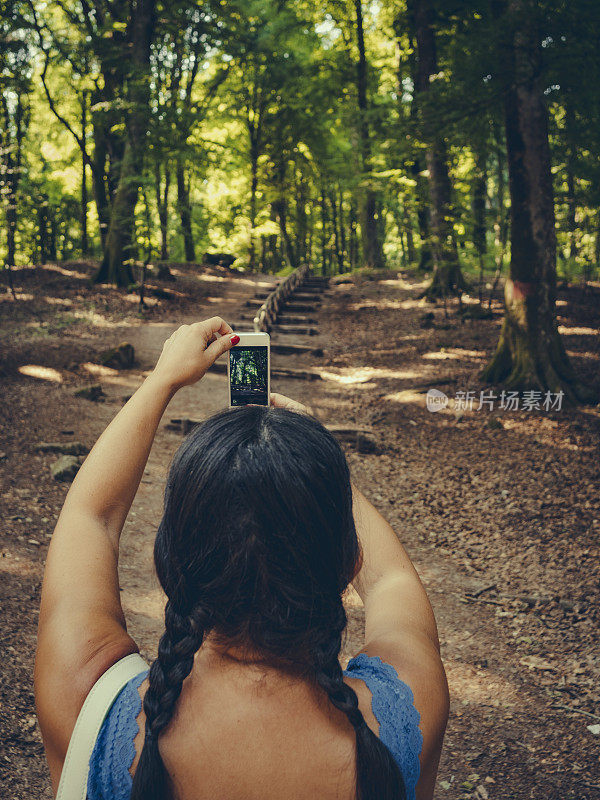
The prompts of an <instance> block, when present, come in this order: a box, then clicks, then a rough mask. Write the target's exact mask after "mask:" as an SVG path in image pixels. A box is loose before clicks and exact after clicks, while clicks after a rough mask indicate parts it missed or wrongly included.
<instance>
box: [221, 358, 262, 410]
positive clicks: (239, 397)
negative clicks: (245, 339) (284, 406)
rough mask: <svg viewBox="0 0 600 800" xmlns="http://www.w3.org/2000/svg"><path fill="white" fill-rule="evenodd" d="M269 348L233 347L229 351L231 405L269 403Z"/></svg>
mask: <svg viewBox="0 0 600 800" xmlns="http://www.w3.org/2000/svg"><path fill="white" fill-rule="evenodd" d="M268 350H269V348H268V347H263V346H261V345H259V346H255V347H251V346H245V347H239V346H238V347H232V348H231V350H230V351H229V383H230V390H231V405H232V406H245V405H248V403H254V404H256V405H260V406H268V405H269V394H268V391H269V389H268V387H269V374H268V371H269V352H268Z"/></svg>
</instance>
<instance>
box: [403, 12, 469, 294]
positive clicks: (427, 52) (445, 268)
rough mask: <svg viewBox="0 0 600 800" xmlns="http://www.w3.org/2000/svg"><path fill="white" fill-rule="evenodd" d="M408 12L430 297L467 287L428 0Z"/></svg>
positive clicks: (456, 292)
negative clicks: (439, 112)
mask: <svg viewBox="0 0 600 800" xmlns="http://www.w3.org/2000/svg"><path fill="white" fill-rule="evenodd" d="M410 11H411V15H412V19H413V26H414V32H415V39H416V42H417V55H418V62H417V75H416V78H417V81H416V89H417V92H418V97H419V113H420V116H421V122H422V133H423V138H424V139H425V141H426V143H427V151H426V156H425V161H426V165H427V170H428V173H429V199H430V202H431V213H430V233H431V236H430V242H431V249H432V253H433V264H434V270H433V277H432V281H431V284H430V286H429V287H428V289H427V291H426V292H425V296H426V297H427V298H428V299H430V300H436V299H438V298H440V297H446V296H447V295H449V294H460V292H462V291H463V290H465V289H466V288H467V285H466V282H465V280H464V278H463V275H462V272H461V269H460V263H459V260H458V249H457V247H456V238H455V236H454V225H453V219H452V183H451V181H450V173H449V171H448V155H447V151H446V143H445V142H444V139H443V135H442V133H441V131H440V130H439V126H438V124H437V123H436V121H435V119H434V109H433V102H432V98H431V79H432V76H433V75H436V74H437V73H438V63H437V53H436V46H435V37H434V32H433V7H432V4H431V0H412V2H411V3H410Z"/></svg>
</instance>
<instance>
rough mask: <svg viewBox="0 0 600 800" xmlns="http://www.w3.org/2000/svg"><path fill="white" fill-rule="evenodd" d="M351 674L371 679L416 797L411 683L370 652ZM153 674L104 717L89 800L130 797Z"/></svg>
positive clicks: (384, 736)
mask: <svg viewBox="0 0 600 800" xmlns="http://www.w3.org/2000/svg"><path fill="white" fill-rule="evenodd" d="M345 674H346V675H348V676H349V677H351V678H360V679H361V680H363V681H364V682H365V683H366V685H367V687H368V689H369V691H370V692H371V695H372V706H371V707H372V709H373V714H374V716H375V718H376V719H377V721H378V722H379V738H380V739H381V741H382V742H383V743H384V744H385V745H386V746H387V748H388V749H389V750H390V752H391V754H392V756H393V757H394V759H395V761H396V763H397V764H398V766H399V767H400V770H401V772H402V775H403V777H404V784H405V787H406V800H415V790H416V785H417V780H418V779H419V754H420V752H421V747H422V745H423V737H422V735H421V731H420V729H419V722H420V719H421V717H420V715H419V712H418V711H417V709H416V708H415V706H414V702H413V701H414V698H413V693H412V691H411V689H410V687H409V686H408V685H407V684H406V683H404V681H401V680H400V678H399V677H398V674H397V672H396V670H395V669H394V667H392V665H391V664H387V663H385V662H384V661H382V660H381V659H380V658H379V656H368V655H366V654H365V653H359V655H357V656H355V657H354V658H352V659H350V661H349V662H348V668H347V669H346V670H345ZM147 675H148V671H147V670H145V671H144V672H141V673H140V674H139V675H137V676H136V677H135V678H132V679H131V680H130V681H129V683H127V684H126V685H125V686H124V687H123V689H122V690H121V692H120V693H119V695H118V696H117V698H116V699H115V701H114V703H113V705H112V706H111V708H110V711H109V712H108V714H107V716H106V719H105V720H104V723H103V725H102V728H101V729H100V733H99V734H98V738H97V739H96V744H95V747H94V750H93V753H92V757H91V758H90V772H89V776H88V789H87V792H88V800H129V797H130V795H131V785H132V779H131V775H130V773H129V770H130V768H131V765H132V764H133V761H134V758H135V747H134V744H133V742H134V739H135V737H136V735H137V733H138V724H137V717H138V715H139V713H140V710H141V707H142V701H141V699H140V696H139V693H138V689H139V686H140V684H141V683H142V682H143V681H144V679H145V678H146V677H147Z"/></svg>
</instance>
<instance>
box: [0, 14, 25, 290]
mask: <svg viewBox="0 0 600 800" xmlns="http://www.w3.org/2000/svg"><path fill="white" fill-rule="evenodd" d="M25 11H26V7H25V4H23V3H21V2H19V0H16V1H15V0H8V2H3V1H2V2H0V194H1V195H2V197H3V199H4V201H5V204H6V210H5V218H6V258H5V260H4V267H5V269H6V270H7V274H8V281H9V285H10V288H11V291H12V292H13V296H14V289H13V287H12V278H11V268H12V267H14V265H15V256H16V233H17V222H18V219H17V197H18V192H19V183H20V180H21V172H22V169H23V143H24V139H25V135H26V131H27V126H28V122H29V111H30V109H29V104H30V98H29V93H30V92H31V73H32V52H31V48H30V45H29V30H30V28H31V22H30V21H29V20H28V19H27V17H26V14H25Z"/></svg>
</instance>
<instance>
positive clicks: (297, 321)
mask: <svg viewBox="0 0 600 800" xmlns="http://www.w3.org/2000/svg"><path fill="white" fill-rule="evenodd" d="M239 318H240V320H242V322H244V323H245V324H247V323H248V322H254V314H240V317H239ZM316 322H317V320H316V319H315V317H305V316H299V317H292V316H289V315H288V314H285V313H283V314H280V315H279V316H278V317H277V325H314V324H316ZM236 324H237V326H238V327H240V323H239V322H238V323H236ZM231 325H232V327H235V325H234V323H233V322H232V323H231Z"/></svg>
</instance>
